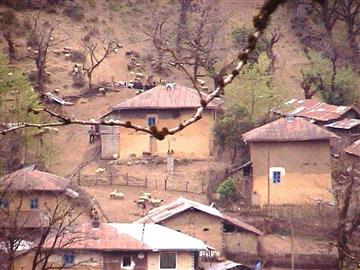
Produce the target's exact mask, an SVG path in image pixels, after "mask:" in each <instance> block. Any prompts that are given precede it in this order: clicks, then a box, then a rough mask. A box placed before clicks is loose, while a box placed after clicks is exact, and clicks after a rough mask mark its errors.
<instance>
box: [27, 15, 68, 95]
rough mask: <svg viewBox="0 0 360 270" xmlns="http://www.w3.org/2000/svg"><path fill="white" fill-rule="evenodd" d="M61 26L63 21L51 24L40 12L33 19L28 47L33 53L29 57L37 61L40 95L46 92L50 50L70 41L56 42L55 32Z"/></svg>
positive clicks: (36, 86)
mask: <svg viewBox="0 0 360 270" xmlns="http://www.w3.org/2000/svg"><path fill="white" fill-rule="evenodd" d="M59 24H61V21H59V20H56V19H55V20H54V21H51V22H50V21H45V20H43V18H42V17H41V12H38V13H37V15H36V16H35V17H34V18H33V25H32V29H31V33H30V35H29V40H28V45H29V47H31V48H32V51H31V52H30V53H29V55H28V57H29V58H31V59H33V60H34V61H35V66H36V76H35V89H36V90H38V91H39V92H40V93H43V91H44V83H45V79H46V76H47V75H46V61H47V53H48V49H49V48H50V47H53V46H56V45H58V44H60V43H62V42H64V41H65V40H67V39H68V37H66V38H64V39H61V40H59V41H55V40H54V37H53V32H54V30H55V29H56V27H58V26H59Z"/></svg>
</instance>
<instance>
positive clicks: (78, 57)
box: [71, 50, 86, 63]
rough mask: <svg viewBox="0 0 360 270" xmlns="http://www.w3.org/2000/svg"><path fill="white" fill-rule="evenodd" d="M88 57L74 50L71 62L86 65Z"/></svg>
mask: <svg viewBox="0 0 360 270" xmlns="http://www.w3.org/2000/svg"><path fill="white" fill-rule="evenodd" d="M85 61H86V55H85V54H84V53H83V52H81V51H76V50H73V51H72V54H71V62H75V63H85Z"/></svg>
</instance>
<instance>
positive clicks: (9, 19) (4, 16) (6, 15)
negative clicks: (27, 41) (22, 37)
mask: <svg viewBox="0 0 360 270" xmlns="http://www.w3.org/2000/svg"><path fill="white" fill-rule="evenodd" d="M0 23H1V27H3V26H5V27H6V26H7V27H9V26H10V25H14V26H15V25H17V24H18V20H17V18H16V15H15V12H14V11H13V10H11V9H8V10H5V11H4V12H3V13H1V17H0Z"/></svg>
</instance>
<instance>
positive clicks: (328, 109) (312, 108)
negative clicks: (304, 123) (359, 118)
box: [277, 99, 353, 122]
mask: <svg viewBox="0 0 360 270" xmlns="http://www.w3.org/2000/svg"><path fill="white" fill-rule="evenodd" d="M351 109H353V108H352V107H351V106H335V105H330V104H326V103H323V102H319V101H316V100H313V99H305V100H304V99H291V100H289V101H287V102H285V103H284V105H283V106H281V107H280V109H279V110H277V111H278V113H280V114H282V115H284V116H285V115H294V116H301V117H305V118H310V119H314V120H317V121H323V122H325V121H329V120H336V119H338V118H340V117H341V116H343V115H344V114H345V113H346V112H348V111H349V110H351Z"/></svg>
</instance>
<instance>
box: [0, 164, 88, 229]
mask: <svg viewBox="0 0 360 270" xmlns="http://www.w3.org/2000/svg"><path fill="white" fill-rule="evenodd" d="M0 194H1V195H0V217H2V219H1V222H0V226H5V227H6V226H14V224H13V222H16V223H17V224H18V225H21V227H22V228H24V229H27V230H32V229H33V230H38V229H39V228H41V227H46V226H47V223H48V215H51V213H52V210H53V209H54V208H55V207H56V206H57V205H59V204H64V203H65V202H69V203H70V202H71V203H73V202H74V201H75V200H76V199H77V198H78V197H79V194H78V193H77V192H76V191H74V190H73V189H72V188H71V187H70V180H69V179H67V178H64V177H60V176H57V175H54V174H50V173H47V172H43V171H39V170H36V169H35V166H33V165H32V166H28V167H25V168H22V169H20V170H17V171H15V172H12V173H10V174H8V175H5V176H2V177H1V178H0ZM76 211H77V212H79V213H80V212H82V211H84V209H82V207H79V208H78V209H76ZM12 219H16V220H12ZM88 220H89V216H88V215H81V216H80V218H79V222H80V221H88Z"/></svg>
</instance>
